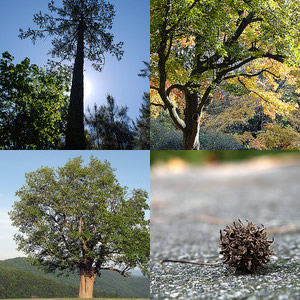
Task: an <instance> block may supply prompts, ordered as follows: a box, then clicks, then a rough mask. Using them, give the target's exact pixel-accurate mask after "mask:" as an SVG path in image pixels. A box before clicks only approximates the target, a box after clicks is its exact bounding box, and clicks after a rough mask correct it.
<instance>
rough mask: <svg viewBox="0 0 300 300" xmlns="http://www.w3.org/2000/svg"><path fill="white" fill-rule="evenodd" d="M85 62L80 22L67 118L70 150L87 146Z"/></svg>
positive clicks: (66, 146)
mask: <svg viewBox="0 0 300 300" xmlns="http://www.w3.org/2000/svg"><path fill="white" fill-rule="evenodd" d="M83 64H84V25H83V23H82V22H80V23H79V27H78V39H77V52H76V58H75V64H74V69H73V78H72V87H71V97H70V105H69V110H68V118H67V131H66V145H65V149H68V150H81V149H85V148H86V143H85V135H84V123H83V117H84V115H83Z"/></svg>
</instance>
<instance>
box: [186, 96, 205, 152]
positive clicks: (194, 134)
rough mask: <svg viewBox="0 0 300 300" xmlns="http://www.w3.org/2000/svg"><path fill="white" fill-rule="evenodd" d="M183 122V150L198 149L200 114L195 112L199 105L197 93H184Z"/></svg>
mask: <svg viewBox="0 0 300 300" xmlns="http://www.w3.org/2000/svg"><path fill="white" fill-rule="evenodd" d="M185 98H186V107H185V118H184V121H185V124H186V127H185V129H184V131H183V143H182V147H183V150H199V149H200V141H199V132H200V118H201V115H202V113H201V115H199V114H198V113H197V109H198V105H199V95H198V94H197V93H196V92H194V93H192V92H187V93H186V95H185Z"/></svg>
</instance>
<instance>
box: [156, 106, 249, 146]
mask: <svg viewBox="0 0 300 300" xmlns="http://www.w3.org/2000/svg"><path fill="white" fill-rule="evenodd" d="M150 124H151V127H150V141H151V150H182V138H183V134H182V132H181V131H180V130H178V129H177V128H176V127H175V125H174V124H173V122H172V120H171V119H170V117H169V116H168V115H167V114H165V113H164V112H161V113H160V114H159V116H158V117H157V118H156V119H151V122H150ZM199 138H200V149H201V150H245V149H246V148H245V147H243V146H242V145H240V144H239V143H238V142H237V141H236V139H235V138H234V137H233V136H231V135H229V134H224V133H212V132H210V131H206V130H203V129H202V130H200V135H199Z"/></svg>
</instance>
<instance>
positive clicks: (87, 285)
mask: <svg viewBox="0 0 300 300" xmlns="http://www.w3.org/2000/svg"><path fill="white" fill-rule="evenodd" d="M96 277H97V273H95V272H94V271H93V270H88V271H87V270H86V269H81V270H80V280H79V298H93V289H94V282H95V279H96Z"/></svg>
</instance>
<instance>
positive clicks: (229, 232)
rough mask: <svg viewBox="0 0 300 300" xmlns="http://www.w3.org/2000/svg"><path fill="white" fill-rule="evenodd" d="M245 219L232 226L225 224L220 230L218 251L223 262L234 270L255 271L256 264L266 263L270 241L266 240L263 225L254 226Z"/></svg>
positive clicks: (269, 252) (269, 251)
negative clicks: (244, 221)
mask: <svg viewBox="0 0 300 300" xmlns="http://www.w3.org/2000/svg"><path fill="white" fill-rule="evenodd" d="M246 221H247V225H244V224H243V223H242V221H241V220H238V224H236V223H235V222H233V226H226V228H225V229H224V230H223V231H224V233H223V234H222V231H221V230H220V243H219V245H220V248H221V251H220V253H221V254H222V255H223V263H224V264H227V265H228V267H233V268H235V271H236V272H243V273H256V270H257V267H258V266H263V265H264V264H266V263H268V262H269V260H270V258H269V256H270V254H272V253H273V252H272V251H271V250H270V245H271V243H273V241H274V239H272V241H268V239H267V232H266V229H265V227H264V226H263V225H262V228H260V227H258V226H255V225H254V224H253V223H252V222H249V221H248V220H246Z"/></svg>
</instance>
